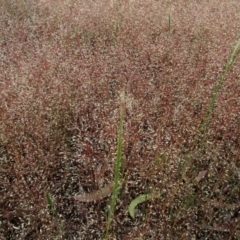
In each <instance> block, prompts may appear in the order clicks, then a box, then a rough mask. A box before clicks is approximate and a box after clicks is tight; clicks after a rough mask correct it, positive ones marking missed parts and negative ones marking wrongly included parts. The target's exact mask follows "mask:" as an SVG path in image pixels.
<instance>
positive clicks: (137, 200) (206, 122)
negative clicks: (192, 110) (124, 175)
mask: <svg viewBox="0 0 240 240" xmlns="http://www.w3.org/2000/svg"><path fill="white" fill-rule="evenodd" d="M239 52H240V39H239V41H238V43H237V45H236V47H235V48H234V50H233V52H232V54H231V56H230V58H229V60H228V62H227V64H226V67H225V71H224V72H223V74H222V75H221V77H220V80H219V82H218V84H217V86H216V88H215V89H214V92H213V94H212V97H211V100H210V104H209V107H208V109H207V112H206V115H205V118H204V120H203V122H202V124H201V125H200V127H199V131H198V133H197V135H196V137H195V142H194V145H193V147H192V148H191V149H190V150H189V153H191V151H193V150H194V147H195V144H196V142H197V140H199V138H200V137H201V138H202V139H203V137H204V136H205V134H206V132H207V129H208V127H209V124H210V120H211V116H212V113H213V111H214V108H215V103H216V99H217V95H218V93H219V91H220V89H221V87H222V85H223V83H224V80H225V79H226V75H227V73H228V71H229V69H230V67H231V66H232V64H233V62H234V60H235V59H236V57H237V55H238V53H239ZM202 145H203V141H201V145H200V146H201V147H202ZM189 153H188V154H186V156H185V158H184V163H183V165H182V168H181V179H182V178H183V177H184V174H185V173H186V171H187V168H188V165H189V161H190V157H189ZM181 179H180V180H181ZM156 196H158V195H157V193H156V192H153V193H151V194H143V195H140V196H138V197H137V198H135V199H134V200H132V202H131V203H130V205H129V208H128V210H129V214H130V216H131V217H132V218H134V209H135V207H136V206H137V205H138V204H140V203H142V202H145V201H147V200H150V199H152V198H153V197H156ZM194 200H195V196H194V195H193V194H191V193H190V194H189V196H188V198H187V200H186V204H187V207H190V206H191V205H193V204H194Z"/></svg>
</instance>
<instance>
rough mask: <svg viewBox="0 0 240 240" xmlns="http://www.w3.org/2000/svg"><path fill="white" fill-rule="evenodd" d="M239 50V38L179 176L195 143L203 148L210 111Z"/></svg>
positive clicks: (183, 171) (184, 171) (184, 170)
mask: <svg viewBox="0 0 240 240" xmlns="http://www.w3.org/2000/svg"><path fill="white" fill-rule="evenodd" d="M239 52H240V39H239V40H238V42H237V44H236V46H235V48H234V50H233V52H232V54H231V56H230V58H229V59H228V61H227V64H226V67H225V70H224V72H223V74H222V75H221V77H220V79H219V81H218V84H217V86H216V87H215V89H214V91H213V93H212V97H211V100H210V103H209V106H208V108H207V111H206V114H205V117H204V119H203V121H202V123H201V124H200V126H199V128H198V131H197V134H196V135H195V138H194V142H193V145H192V147H191V148H190V149H189V151H188V153H187V154H186V156H185V160H184V163H183V167H182V170H181V177H183V175H184V173H186V171H187V169H186V166H187V165H189V164H190V162H189V160H190V157H189V154H190V153H191V152H192V151H193V150H194V149H195V148H196V146H197V145H198V146H199V149H200V150H202V149H203V148H204V139H205V136H206V133H207V130H208V127H209V125H210V122H211V117H212V113H213V111H214V108H215V105H216V100H217V96H218V93H219V91H220V90H221V88H222V85H223V83H224V81H225V79H226V75H227V73H228V72H229V70H230V68H231V66H232V64H233V63H234V61H235V59H236V57H237V55H238V54H239Z"/></svg>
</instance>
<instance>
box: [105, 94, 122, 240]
mask: <svg viewBox="0 0 240 240" xmlns="http://www.w3.org/2000/svg"><path fill="white" fill-rule="evenodd" d="M120 100H121V104H120V120H119V129H118V145H117V159H116V166H115V171H114V184H113V193H112V196H111V199H110V204H109V212H108V219H107V226H106V233H105V239H108V235H109V229H110V226H111V222H112V219H113V216H114V209H115V206H116V202H117V197H118V193H119V188H120V187H119V181H120V171H121V165H122V135H123V119H124V102H125V96H124V92H121V94H120Z"/></svg>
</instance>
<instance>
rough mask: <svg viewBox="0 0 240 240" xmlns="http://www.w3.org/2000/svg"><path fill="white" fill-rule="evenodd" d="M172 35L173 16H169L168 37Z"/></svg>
mask: <svg viewBox="0 0 240 240" xmlns="http://www.w3.org/2000/svg"><path fill="white" fill-rule="evenodd" d="M170 35H171V15H170V13H169V14H168V37H170Z"/></svg>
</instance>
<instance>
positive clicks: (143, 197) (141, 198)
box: [128, 194, 153, 218]
mask: <svg viewBox="0 0 240 240" xmlns="http://www.w3.org/2000/svg"><path fill="white" fill-rule="evenodd" d="M152 197H153V195H152V194H143V195H140V196H138V197H136V198H135V199H133V200H132V201H131V203H130V205H129V207H128V212H129V214H130V216H131V217H132V218H135V214H134V210H135V208H136V206H137V205H138V204H140V203H143V202H146V201H148V200H149V199H151V198H152Z"/></svg>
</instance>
